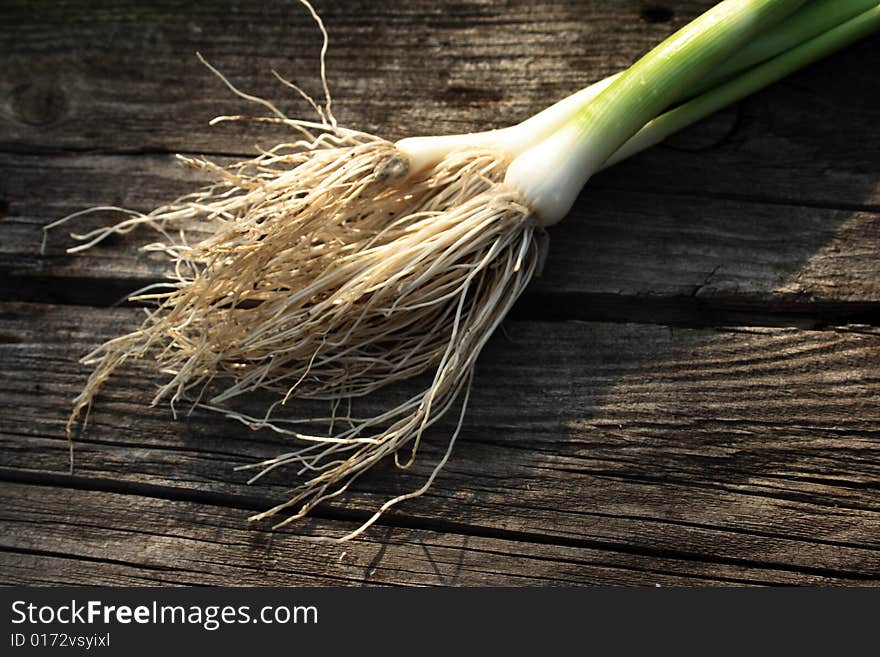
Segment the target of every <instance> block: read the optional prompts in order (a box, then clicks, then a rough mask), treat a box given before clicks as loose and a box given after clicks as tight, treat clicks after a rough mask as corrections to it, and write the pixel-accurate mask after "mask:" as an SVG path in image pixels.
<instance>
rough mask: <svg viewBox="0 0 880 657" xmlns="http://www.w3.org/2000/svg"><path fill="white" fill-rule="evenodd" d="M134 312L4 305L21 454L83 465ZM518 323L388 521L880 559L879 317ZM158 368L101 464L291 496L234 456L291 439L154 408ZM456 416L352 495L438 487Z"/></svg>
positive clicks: (97, 446)
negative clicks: (705, 326)
mask: <svg viewBox="0 0 880 657" xmlns="http://www.w3.org/2000/svg"><path fill="white" fill-rule="evenodd" d="M134 313H135V311H134V310H132V309H115V310H98V309H96V310H93V311H90V312H89V313H88V315H85V314H84V313H83V312H82V311H81V310H78V309H73V308H69V307H68V308H64V307H58V308H51V307H46V306H30V305H18V304H7V305H5V306H4V307H3V315H2V318H3V336H4V344H3V345H2V350H0V367H2V369H3V374H4V377H3V381H4V383H3V384H2V386H3V389H2V393H0V394H2V395H3V398H4V399H5V400H7V402H8V404H9V408H12V409H15V412H14V413H7V414H5V415H4V416H3V417H0V436H2V441H3V446H2V449H0V453H2V455H3V456H2V460H0V463H2V465H3V466H5V467H7V468H12V469H13V470H14V471H17V472H24V473H26V472H30V473H32V475H33V476H37V475H36V474H33V473H39V472H45V471H54V472H63V471H65V470H66V468H67V444H66V441H65V440H64V437H63V429H62V425H63V422H64V419H65V416H66V405H67V403H69V400H70V398H71V397H72V396H73V395H74V394H75V392H76V391H77V390H78V388H79V386H81V385H82V382H83V380H84V376H85V373H84V372H83V371H82V370H81V368H79V367H78V366H76V365H75V364H73V358H74V355H76V354H78V353H81V352H83V351H85V350H86V348H87V346H91V345H92V344H94V343H95V342H96V341H97V340H98V339H100V338H101V337H105V336H110V335H114V334H116V333H118V332H119V331H120V330H122V328H123V327H124V326H125V325H126V324H128V323H129V322H131V321H133V319H134ZM507 333H508V335H509V339H508V340H504V339H502V338H500V337H499V338H498V339H495V340H493V341H492V343H491V344H490V347H489V348H488V350H487V353H485V354H484V355H483V357H482V359H481V364H480V368H479V372H478V379H477V383H476V387H475V390H474V393H473V395H472V402H471V408H470V411H469V415H468V418H467V420H466V425H465V430H464V432H463V434H462V437H461V438H460V442H459V444H458V446H457V448H456V452H455V455H454V458H453V460H452V461H451V462H450V463H449V464H448V466H447V468H446V469H445V470H444V472H443V474H442V475H441V476H440V477H439V478H438V480H437V482H436V483H435V485H434V487H433V488H432V489H431V491H430V492H429V493H428V494H427V495H425V496H424V497H422V498H420V499H418V500H415V501H412V502H409V503H407V504H406V505H405V506H404V507H401V508H400V510H399V511H398V512H395V513H392V514H389V520H388V522H392V523H396V524H398V525H404V526H414V525H413V523H415V525H417V526H424V523H425V522H430V523H433V525H434V527H435V528H442V527H448V528H449V530H450V531H452V532H453V533H470V534H475V535H483V536H496V535H498V532H502V533H504V532H507V533H512V535H513V536H517V537H523V540H527V541H531V542H550V543H559V544H563V545H569V546H575V547H589V548H591V549H600V550H610V551H622V552H627V553H636V554H640V555H642V556H643V557H644V558H646V559H648V560H649V561H650V560H651V559H652V558H654V557H664V558H667V557H668V558H678V559H684V560H688V561H700V562H706V563H712V564H737V565H743V566H749V567H755V568H759V569H761V570H762V571H763V570H764V569H769V570H784V571H785V572H790V573H794V574H796V575H797V576H798V577H812V576H820V577H833V578H839V579H840V580H841V581H843V580H850V579H851V580H853V581H855V580H859V581H862V580H867V581H874V580H876V579H878V577H880V485H878V482H880V440H878V438H880V436H878V433H877V427H878V426H880V424H878V420H880V415H878V412H880V411H878V409H880V404H878V403H877V402H878V391H880V387H878V385H877V383H878V378H880V377H878V373H880V370H878V363H880V334H878V333H877V331H876V330H875V329H869V328H865V329H858V328H850V329H840V330H834V331H831V330H828V331H801V330H793V329H790V330H783V329H773V330H771V329H754V330H742V331H723V330H687V329H669V328H666V327H658V326H637V325H615V324H595V323H576V322H567V323H536V322H508V326H507ZM50 372H51V374H50ZM156 382H158V379H156V378H155V377H150V376H149V375H145V374H144V372H143V371H142V370H134V371H130V372H126V373H125V374H123V375H120V376H119V377H118V379H117V381H116V383H115V384H114V385H112V386H110V387H109V388H108V389H107V391H106V393H105V394H104V395H102V396H101V397H100V398H99V401H98V403H97V404H96V406H95V408H94V410H93V412H92V415H91V418H90V423H89V428H88V430H87V432H86V434H85V435H84V436H83V437H81V438H79V439H78V442H77V474H78V475H79V476H81V477H85V478H91V479H94V480H95V481H96V482H97V481H99V480H113V481H116V482H123V483H124V482H128V483H130V484H131V485H132V486H137V485H153V486H156V485H158V486H164V487H167V488H168V489H169V490H174V491H177V493H175V494H185V492H186V491H188V490H194V491H201V492H210V493H213V494H217V495H221V496H223V498H222V499H230V500H239V501H240V503H242V504H245V502H243V500H248V501H247V502H246V505H249V506H253V505H254V504H256V505H257V506H259V507H262V506H264V505H268V504H270V503H271V500H276V501H277V500H282V499H284V495H285V492H286V490H287V487H288V486H289V485H290V481H291V480H290V477H291V474H290V473H279V474H278V475H277V476H272V477H269V478H268V479H267V480H266V482H265V483H263V484H260V485H258V486H255V487H250V488H249V487H247V486H246V485H245V484H244V480H245V477H244V476H243V473H238V474H235V473H233V472H232V468H233V467H235V466H237V465H242V464H245V463H248V462H253V461H254V460H257V459H261V458H265V457H269V456H274V455H276V454H278V453H279V452H282V451H286V450H287V448H288V447H289V445H285V442H284V440H282V439H279V438H278V436H275V435H263V434H261V433H260V432H257V433H253V432H250V431H246V430H244V429H243V428H242V427H241V426H240V425H238V424H237V423H235V422H233V421H226V420H224V419H222V418H218V417H216V416H213V415H211V414H207V413H203V412H196V413H194V414H193V416H192V417H191V418H189V419H188V420H181V421H178V422H172V421H171V420H170V419H169V417H168V412H167V410H165V409H147V408H145V400H146V399H148V396H149V393H150V389H151V388H152V386H153V384H154V383H156ZM450 430H451V420H449V421H444V422H442V423H441V424H440V426H438V428H437V430H436V432H434V433H432V434H431V437H430V439H428V440H427V441H426V445H425V447H424V448H423V453H422V455H421V457H420V461H419V462H418V464H417V466H416V467H415V468H414V469H413V471H411V472H400V471H395V470H394V469H393V468H392V467H390V466H388V465H386V466H380V467H378V468H376V470H375V471H374V472H373V473H372V474H371V475H370V476H369V477H366V478H364V479H363V480H362V481H361V482H359V485H358V486H357V487H356V490H354V491H353V492H352V494H351V495H349V496H348V497H347V498H346V499H345V500H344V501H343V503H342V507H339V508H341V509H343V510H348V511H351V510H354V511H359V510H360V511H363V512H367V511H368V510H372V509H374V508H375V507H376V506H377V505H378V503H380V502H381V501H382V500H384V499H387V497H389V496H390V495H392V494H397V493H401V492H406V491H408V490H412V489H414V488H416V487H418V486H419V485H420V483H421V482H422V481H423V480H424V477H425V476H426V475H427V472H428V471H429V470H430V467H431V465H432V463H433V461H434V460H435V459H436V458H437V457H438V456H439V454H440V453H441V452H442V450H443V448H444V447H445V444H444V441H445V438H446V437H447V436H448V434H449V431H450ZM29 476H31V475H29ZM95 485H99V484H95ZM181 491H183V493H181ZM255 495H256V496H258V499H257V501H256V502H254V496H255ZM226 496H229V497H228V498H227V497H226ZM264 499H265V503H264V501H263V500H264ZM229 503H230V504H237V503H236V502H232V501H230V502H229ZM334 508H336V507H329V508H328V511H327V513H330V514H331V515H332V513H334V511H333V509H334ZM246 515H247V512H246V511H241V512H240V515H239V517H240V518H244V517H245V516H246ZM420 523H421V524H420ZM376 531H380V530H376ZM373 536H375V534H373ZM768 577H769V578H770V579H771V580H773V581H781V580H776V579H774V577H775V576H770V575H768Z"/></svg>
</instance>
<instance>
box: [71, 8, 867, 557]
mask: <svg viewBox="0 0 880 657" xmlns="http://www.w3.org/2000/svg"><path fill="white" fill-rule="evenodd" d="M303 4H304V5H305V6H306V7H307V8H308V9H309V10H310V11H311V13H312V16H313V17H314V18H315V20H316V21H317V23H318V26H319V27H320V29H321V31H322V33H323V34H324V38H325V41H324V48H325V50H326V45H327V41H326V37H327V34H326V31H324V27H323V24H322V23H321V21H320V18H319V17H318V16H317V14H316V13H315V12H314V10H313V9H312V7H311V6H310V5H309V4H308V3H307V2H305V0H303ZM878 28H880V5H878V3H877V2H876V1H873V2H872V1H867V2H866V1H864V0H811V1H805V0H725V1H724V2H721V3H720V4H718V5H716V6H715V7H714V8H712V9H710V10H709V11H708V12H706V13H705V14H703V15H702V16H700V17H698V18H697V19H695V20H694V21H693V22H691V23H690V24H688V25H687V26H685V27H684V28H682V29H681V30H679V31H678V32H676V33H675V34H673V35H672V36H670V37H669V38H668V39H666V40H665V41H664V42H663V43H661V44H660V45H658V46H657V47H656V48H654V49H653V50H651V51H650V52H649V53H648V54H646V55H645V56H644V57H642V58H641V59H640V60H639V61H637V62H636V63H635V64H633V65H632V66H631V67H630V68H629V69H627V70H625V71H623V72H621V73H619V74H617V75H614V76H612V77H610V78H608V79H605V80H602V81H600V82H598V83H596V84H593V85H592V86H590V87H588V88H586V89H583V90H581V91H579V92H578V93H575V94H574V95H572V96H570V97H569V98H567V99H565V100H563V101H561V102H559V103H557V104H556V105H554V106H552V107H550V108H549V109H547V110H545V111H543V112H541V113H539V114H537V115H536V116H534V117H532V118H530V119H528V120H526V121H524V122H523V123H521V124H518V125H516V126H513V127H510V128H505V129H501V130H491V131H488V132H482V133H473V134H466V135H452V136H438V137H415V138H408V139H403V140H401V141H398V142H397V143H391V142H389V141H386V140H383V139H381V138H379V137H375V136H373V135H369V134H366V133H363V132H358V131H355V130H350V129H346V128H343V127H341V126H339V125H338V124H337V122H336V119H335V118H334V116H333V114H332V111H331V103H330V96H329V93H328V92H327V84H326V77H324V75H323V53H322V80H323V81H324V91H325V95H326V101H325V103H324V104H323V106H320V105H318V104H317V103H315V102H314V101H312V105H313V107H314V109H315V111H316V112H317V114H318V117H319V120H316V121H303V120H293V119H289V118H287V117H286V116H285V115H283V114H282V113H281V112H279V111H278V110H277V109H276V108H275V107H274V106H273V105H271V104H270V103H268V102H267V101H263V100H260V99H256V98H253V97H251V96H247V95H246V94H243V93H242V92H240V91H238V90H237V89H235V88H234V87H232V85H231V84H230V83H228V82H227V84H228V85H229V86H230V88H231V89H232V90H233V91H234V92H236V93H238V94H240V95H243V96H245V97H247V98H250V99H252V100H256V101H257V102H261V103H263V104H264V105H265V106H266V107H268V108H269V109H270V110H271V111H272V112H273V113H274V114H275V117H274V118H272V119H271V120H274V121H277V122H281V123H283V124H285V125H287V126H289V127H290V128H291V130H292V131H293V132H294V133H295V134H297V135H298V136H297V138H296V139H295V140H292V141H291V143H286V144H280V145H278V146H276V147H275V148H273V149H271V150H269V151H267V152H262V153H260V154H259V155H258V156H257V157H255V158H254V159H251V160H247V161H243V162H239V163H236V164H233V165H229V166H220V165H217V164H214V163H212V162H210V161H208V160H206V159H199V158H181V159H183V161H184V162H185V163H186V164H188V165H190V166H193V167H197V168H199V169H203V170H206V171H208V172H210V173H211V174H213V175H214V176H215V178H216V182H215V183H214V184H212V185H210V186H208V187H205V188H203V189H201V190H199V191H197V192H195V193H193V194H190V195H188V196H185V197H182V198H180V199H178V200H176V201H174V202H172V203H170V204H167V205H163V206H161V207H159V208H157V209H155V210H153V211H152V212H150V213H148V214H142V213H135V212H130V213H129V216H127V218H125V219H124V220H123V221H121V222H120V223H118V224H116V225H113V226H110V227H106V228H103V229H101V230H97V231H94V232H91V233H88V234H85V235H78V236H75V237H77V238H78V239H80V240H81V241H82V244H81V245H79V246H77V247H75V248H73V249H70V250H71V251H79V250H83V249H86V248H89V247H91V246H92V245H94V244H96V243H97V242H99V241H100V240H102V239H103V238H105V237H107V236H108V235H111V234H114V233H123V232H128V231H130V230H132V229H134V228H135V227H138V226H141V225H146V226H149V227H152V228H154V229H156V230H157V231H159V233H160V234H161V235H163V236H164V239H163V241H162V242H161V243H158V244H151V245H150V247H149V248H151V249H153V250H155V249H159V250H161V251H163V252H164V253H165V254H167V256H168V257H169V258H170V259H171V262H172V263H173V279H172V280H171V281H170V282H169V283H167V284H163V287H162V288H160V289H151V290H147V291H142V292H141V293H139V294H136V295H135V296H133V297H132V299H133V300H136V301H140V302H148V303H150V304H152V305H153V307H152V308H151V309H150V310H149V311H148V314H147V318H146V320H145V321H144V322H143V324H142V325H141V326H140V327H138V328H137V329H136V330H133V331H132V332H130V333H128V334H126V335H122V336H120V337H118V338H115V339H113V340H110V341H108V342H106V343H105V344H103V345H101V346H100V347H98V348H97V349H96V350H95V351H93V352H92V353H91V354H89V355H88V356H86V357H85V358H84V359H83V362H84V363H86V364H90V365H93V366H94V371H93V372H92V374H91V377H90V378H89V380H88V382H87V384H86V385H85V388H84V390H83V391H82V393H81V394H80V395H79V396H78V397H77V398H76V400H75V401H74V409H73V412H72V415H71V417H70V421H69V422H68V433H69V434H70V432H71V431H72V429H73V428H74V427H75V425H76V423H77V418H78V417H81V416H85V417H87V410H88V409H89V408H90V406H91V404H92V400H93V398H94V396H95V394H96V393H97V391H98V390H99V388H100V387H101V386H102V385H103V384H104V383H105V382H106V381H107V379H108V378H109V377H110V376H111V375H112V374H113V372H114V371H115V370H117V368H119V367H120V366H121V365H122V364H123V363H124V362H126V361H127V360H129V359H146V360H147V361H148V362H151V363H154V364H155V367H156V368H157V369H158V370H159V371H160V372H161V373H163V374H164V375H165V377H166V379H165V380H164V383H163V385H162V386H161V387H160V388H159V390H158V392H157V393H156V395H155V397H154V398H153V404H156V403H158V402H160V401H163V400H166V401H169V402H170V403H171V405H172V408H173V407H174V406H175V404H178V403H188V404H193V405H196V406H199V407H202V408H206V409H210V410H213V411H217V412H219V413H223V414H226V415H227V416H229V417H232V418H236V419H238V420H239V421H241V422H243V423H244V424H246V425H248V426H249V427H251V428H254V429H259V428H267V429H271V430H274V431H276V432H279V433H281V434H284V435H286V436H289V437H290V438H291V440H292V442H294V443H296V446H295V448H294V449H292V450H291V451H290V452H289V453H286V454H282V455H280V456H278V457H277V458H274V459H271V460H268V461H263V462H261V463H257V464H254V466H253V467H255V468H256V469H257V475H256V476H255V477H254V479H256V478H258V477H259V476H261V475H262V474H264V473H266V472H268V471H270V470H273V469H275V468H277V467H280V466H293V467H294V468H295V469H296V470H297V471H298V474H299V476H300V477H301V479H300V482H301V483H300V484H299V485H298V487H297V488H296V491H295V493H294V495H293V497H292V498H291V499H289V500H287V501H284V502H283V503H281V504H279V505H278V506H276V507H274V508H272V509H269V510H268V511H266V512H265V513H260V514H259V515H256V516H254V517H253V518H252V519H254V520H257V519H261V518H266V517H268V516H272V515H275V514H277V513H279V512H281V511H286V510H287V511H288V513H289V515H288V516H287V517H286V518H285V519H283V520H282V522H281V523H280V524H285V523H287V522H290V521H291V520H294V519H296V518H301V517H302V516H303V515H305V514H306V513H308V512H309V510H310V509H312V508H313V507H314V506H315V505H316V504H318V503H320V502H322V501H324V500H328V499H330V498H333V497H336V496H338V495H341V494H342V493H344V492H345V491H346V489H347V488H348V487H349V486H350V485H351V484H352V482H353V481H355V480H356V479H357V478H358V477H360V476H361V475H362V474H363V473H364V472H366V471H367V470H368V469H369V468H370V467H371V466H372V465H373V464H375V463H377V462H379V461H380V460H383V459H385V458H387V457H392V458H393V459H394V461H395V463H396V464H397V465H398V466H399V467H402V468H406V467H408V466H409V465H410V464H411V463H412V462H413V460H414V459H415V457H416V454H417V451H418V449H419V444H420V441H421V440H422V437H423V435H424V433H425V431H426V430H427V429H428V428H429V427H430V426H431V425H433V424H434V423H435V422H436V421H437V420H438V419H439V418H440V417H441V416H443V414H444V413H446V412H447V411H449V410H450V409H452V408H453V407H456V405H459V406H460V408H461V411H460V412H461V415H460V416H459V420H458V425H457V427H456V429H455V430H454V432H452V436H451V439H450V440H449V444H448V448H447V450H446V452H445V454H444V456H443V457H442V458H441V459H440V460H439V462H438V463H437V464H436V465H435V467H434V469H433V471H432V474H431V475H430V477H429V478H428V480H427V481H426V482H425V484H424V486H422V487H421V488H420V489H418V490H416V491H414V492H412V493H409V494H407V495H403V496H400V497H397V498H394V499H392V500H389V501H388V502H386V503H385V504H384V505H382V507H381V508H379V509H378V510H376V513H375V514H374V515H373V516H372V517H371V518H370V519H369V520H368V521H367V522H365V523H364V524H363V525H362V526H361V527H359V528H358V529H357V530H355V531H353V532H351V533H349V534H347V535H346V536H343V537H341V538H340V539H336V540H344V539H348V538H351V537H353V536H356V535H357V534H359V533H360V532H362V531H363V530H364V529H365V528H366V527H368V526H369V525H370V524H372V523H373V522H375V521H376V520H377V519H378V518H379V517H380V515H381V514H382V513H383V512H384V511H386V510H387V509H388V508H389V507H391V506H392V505H394V504H396V503H398V502H400V501H402V500H404V499H408V498H411V497H415V496H417V495H420V494H422V493H423V492H425V490H427V488H428V487H429V486H430V485H431V483H432V481H433V480H434V477H435V476H436V474H437V473H438V471H439V470H440V468H442V466H443V465H444V464H445V463H446V461H447V459H448V458H449V456H450V454H451V451H452V447H453V445H454V442H455V438H456V436H457V435H458V433H459V430H460V428H461V426H462V418H463V416H464V409H465V407H466V405H467V396H468V392H469V390H470V385H471V380H472V378H473V372H474V364H475V361H476V359H477V356H478V354H479V353H480V350H481V349H482V348H483V346H484V345H485V344H486V341H487V340H488V339H489V337H490V335H491V334H492V332H493V331H494V329H495V328H496V327H497V326H498V325H499V323H500V322H501V321H502V319H503V318H504V316H505V314H506V313H507V312H508V310H509V309H510V308H511V306H512V305H513V303H514V302H515V301H516V299H517V297H518V296H519V295H520V293H521V292H522V291H523V289H524V288H525V287H526V285H527V284H528V282H529V280H530V279H531V278H532V276H533V275H534V274H535V271H536V269H537V268H538V265H539V259H540V254H541V244H542V236H543V234H544V229H545V228H546V227H548V226H551V225H553V224H555V223H556V222H558V221H560V220H561V219H563V218H564V217H565V215H566V213H567V212H568V211H569V209H570V208H571V206H572V204H573V202H574V200H575V197H576V196H577V194H578V193H579V191H580V189H581V188H582V187H583V186H584V184H585V183H586V182H587V180H588V179H589V178H590V177H591V176H592V175H593V174H594V173H596V172H597V171H599V170H601V169H602V168H604V167H607V166H610V165H611V164H614V163H615V162H618V161H620V160H622V159H624V158H626V157H628V156H630V155H632V154H634V153H636V152H639V151H641V150H643V149H645V148H647V147H649V146H651V145H652V144H655V143H657V142H659V141H661V140H662V139H664V138H665V137H666V136H668V135H669V134H671V133H673V132H675V131H677V130H680V129H682V128H683V127H685V126H687V125H689V124H691V123H693V122H695V121H697V120H699V119H701V118H703V117H705V116H707V115H709V114H711V113H713V112H715V111H716V110H718V109H720V108H722V107H724V106H725V105H728V104H729V103H732V102H735V101H736V100H738V99H741V98H743V97H745V96H747V95H748V94H751V93H753V92H755V91H757V90H758V89H761V88H762V87H764V86H766V85H768V84H771V83H773V82H774V81H776V80H778V79H780V78H782V77H783V76H785V75H787V74H789V73H791V72H793V71H795V70H797V69H799V68H801V67H803V66H805V65H807V64H809V63H811V62H813V61H816V60H818V59H820V58H822V57H825V56H827V55H828V54H830V53H832V52H834V51H836V50H838V49H840V48H842V47H844V46H846V45H848V44H850V43H852V42H854V41H856V40H858V39H860V38H862V37H864V36H866V35H868V34H870V33H872V32H873V31H876V30H877V29H878ZM215 72H216V71H215ZM218 75H220V74H219V73H218ZM221 78H222V76H221ZM224 81H225V79H224ZM288 84H290V83H288ZM291 86H292V85H291ZM230 118H235V117H220V119H218V120H228V119H230ZM266 118H267V119H268V118H269V117H266ZM66 219H67V218H66ZM193 220H198V221H200V222H202V228H204V227H207V228H208V229H209V230H210V236H209V237H207V238H205V239H202V240H201V241H200V242H198V243H195V244H190V243H189V240H187V239H186V233H185V231H182V230H181V231H179V230H178V229H179V228H180V227H181V226H183V225H185V224H186V222H192V221H193ZM57 223H59V222H56V224H57ZM414 377H415V379H414V380H415V381H416V382H419V381H422V382H424V385H423V386H422V387H421V389H419V390H418V391H417V392H416V393H415V394H411V395H410V396H409V397H408V398H406V399H404V400H403V401H401V402H400V403H398V404H396V405H393V406H392V407H389V408H384V410H380V411H379V412H373V414H371V415H369V416H368V417H356V416H355V414H354V413H353V412H352V410H351V403H352V401H353V400H358V399H359V398H364V397H368V398H373V397H374V393H376V391H378V390H379V389H380V388H383V387H384V386H387V385H389V384H390V383H393V382H397V381H401V380H403V379H412V378H414ZM258 391H259V392H260V395H261V396H260V399H264V400H268V401H267V402H266V405H265V408H262V410H261V411H260V412H259V413H253V412H249V413H245V412H244V411H242V410H237V407H236V402H237V401H241V399H242V398H244V397H247V396H251V395H252V394H254V393H256V392H258ZM297 399H318V400H327V401H328V402H329V405H330V409H331V410H330V411H328V413H327V415H326V417H318V418H315V417H298V416H297V415H296V414H295V411H294V412H293V413H291V408H290V407H292V406H294V400H297ZM378 399H379V400H381V399H382V397H381V396H380V397H378ZM372 403H374V404H375V401H374V402H372ZM343 404H344V406H343ZM340 407H342V409H343V410H340ZM345 408H348V410H347V411H345V410H344V409H345ZM374 410H375V406H374ZM316 426H317V427H318V429H313V428H314V427H316Z"/></svg>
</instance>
